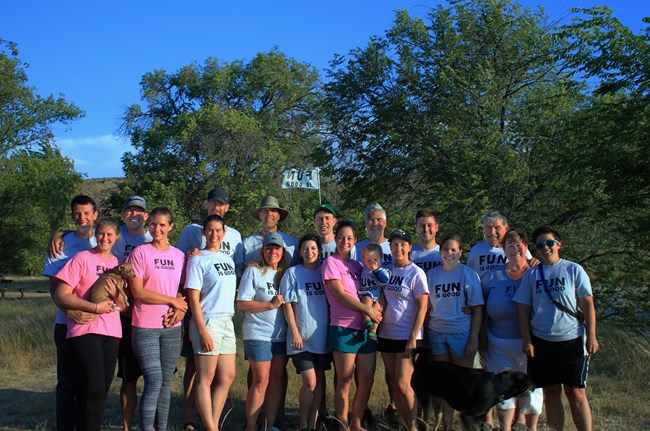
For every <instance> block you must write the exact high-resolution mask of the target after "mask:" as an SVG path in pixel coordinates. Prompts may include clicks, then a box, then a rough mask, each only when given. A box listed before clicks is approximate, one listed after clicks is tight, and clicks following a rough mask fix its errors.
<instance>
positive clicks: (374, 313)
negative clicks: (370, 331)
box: [366, 307, 382, 323]
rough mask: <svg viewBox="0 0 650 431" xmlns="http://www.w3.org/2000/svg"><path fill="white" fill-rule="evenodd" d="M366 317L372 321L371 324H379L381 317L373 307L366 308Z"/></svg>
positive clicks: (379, 312)
mask: <svg viewBox="0 0 650 431" xmlns="http://www.w3.org/2000/svg"><path fill="white" fill-rule="evenodd" d="M366 315H367V316H368V317H370V320H372V321H373V322H375V323H381V319H382V315H381V311H379V309H377V308H374V307H368V310H367V311H366Z"/></svg>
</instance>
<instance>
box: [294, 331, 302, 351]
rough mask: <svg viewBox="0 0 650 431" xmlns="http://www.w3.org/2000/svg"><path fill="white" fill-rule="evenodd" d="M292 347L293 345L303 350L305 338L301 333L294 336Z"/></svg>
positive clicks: (296, 348)
mask: <svg viewBox="0 0 650 431" xmlns="http://www.w3.org/2000/svg"><path fill="white" fill-rule="evenodd" d="M291 347H293V348H294V349H295V350H302V348H303V340H302V337H301V336H300V335H299V334H297V335H294V336H293V342H292V343H291Z"/></svg>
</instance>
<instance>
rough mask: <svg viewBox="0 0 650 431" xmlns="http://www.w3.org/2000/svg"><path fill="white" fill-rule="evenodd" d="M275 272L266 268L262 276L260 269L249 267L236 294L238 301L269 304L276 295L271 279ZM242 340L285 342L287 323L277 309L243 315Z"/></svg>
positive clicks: (246, 312) (247, 312) (276, 290)
mask: <svg viewBox="0 0 650 431" xmlns="http://www.w3.org/2000/svg"><path fill="white" fill-rule="evenodd" d="M275 273H276V271H275V270H273V269H270V268H267V269H266V271H265V272H264V273H263V274H262V271H261V270H260V268H257V267H254V266H249V267H248V268H246V271H244V274H243V275H242V277H241V282H240V283H239V291H238V292H237V300H238V301H260V302H271V300H272V299H273V297H274V296H275V295H277V294H278V289H277V288H276V286H275V282H274V281H273V278H274V277H275ZM243 315H244V320H243V322H242V338H243V339H244V340H259V341H274V342H275V341H285V340H286V338H287V322H286V321H285V320H284V314H283V313H282V310H281V309H279V308H273V309H271V310H266V311H258V312H257V313H251V312H249V311H245V312H244V313H243Z"/></svg>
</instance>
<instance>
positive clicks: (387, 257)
mask: <svg viewBox="0 0 650 431" xmlns="http://www.w3.org/2000/svg"><path fill="white" fill-rule="evenodd" d="M369 242H370V241H369V240H368V239H367V238H366V239H364V240H363V241H359V242H358V243H356V244H355V246H354V247H355V250H354V254H356V256H354V257H351V259H356V260H358V261H359V262H362V261H363V253H362V252H361V250H363V247H364V246H365V245H366V244H368V243H369ZM379 245H380V246H381V251H382V253H383V254H384V255H383V257H382V259H381V266H382V267H384V268H388V267H389V266H390V264H391V263H393V255H392V254H390V243H389V242H388V240H386V241H384V242H382V243H381V244H379Z"/></svg>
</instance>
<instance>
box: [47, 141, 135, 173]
mask: <svg viewBox="0 0 650 431" xmlns="http://www.w3.org/2000/svg"><path fill="white" fill-rule="evenodd" d="M56 143H57V145H58V146H59V148H60V149H61V153H62V154H63V155H64V156H66V157H69V158H71V159H72V160H73V161H74V166H75V169H76V170H77V172H81V173H84V174H86V175H87V177H88V178H106V177H123V176H124V173H123V172H122V155H123V154H124V153H125V152H127V151H131V150H132V149H133V148H132V147H131V145H130V144H129V143H128V141H126V140H124V139H122V138H118V137H116V136H114V135H100V136H81V137H76V138H56Z"/></svg>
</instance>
